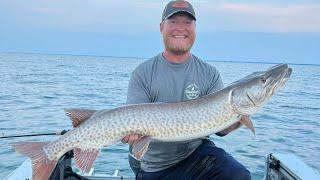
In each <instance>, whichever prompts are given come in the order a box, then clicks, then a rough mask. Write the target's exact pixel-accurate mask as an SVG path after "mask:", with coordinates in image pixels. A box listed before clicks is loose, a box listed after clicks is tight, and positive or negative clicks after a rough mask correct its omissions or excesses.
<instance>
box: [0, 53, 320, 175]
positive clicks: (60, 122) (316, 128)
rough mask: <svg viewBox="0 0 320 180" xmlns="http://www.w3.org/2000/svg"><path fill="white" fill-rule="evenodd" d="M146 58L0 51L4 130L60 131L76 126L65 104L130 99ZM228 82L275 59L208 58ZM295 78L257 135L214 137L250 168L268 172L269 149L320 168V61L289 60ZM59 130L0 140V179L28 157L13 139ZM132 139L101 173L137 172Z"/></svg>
mask: <svg viewBox="0 0 320 180" xmlns="http://www.w3.org/2000/svg"><path fill="white" fill-rule="evenodd" d="M143 61H144V59H134V58H112V57H92V56H67V55H41V54H17V53H0V73H1V74H0V135H1V136H2V135H12V134H28V133H42V132H55V131H61V130H63V129H70V128H71V122H70V121H69V118H68V117H66V116H65V115H64V111H63V109H64V108H88V109H106V108H114V107H118V106H121V105H124V104H125V101H126V92H127V85H128V80H129V77H130V73H131V72H132V70H133V69H134V68H135V67H136V66H137V65H138V64H139V63H141V62H143ZM209 63H210V64H212V65H214V66H216V67H217V69H218V70H219V71H220V73H221V75H222V78H223V80H224V83H225V85H227V84H229V83H231V82H233V81H235V80H238V79H240V78H242V77H243V76H245V75H248V74H250V73H252V72H254V71H258V70H264V69H266V68H268V67H270V66H272V65H271V64H259V63H236V62H213V61H212V62H209ZM291 67H292V68H293V75H292V78H291V79H290V80H289V81H288V83H287V85H286V87H285V88H284V89H283V90H282V91H281V92H279V93H277V94H276V95H275V96H274V97H272V99H271V100H270V101H269V102H268V103H267V104H266V105H265V106H264V108H263V109H261V110H260V111H259V112H258V113H256V114H255V115H253V116H252V119H253V122H254V124H255V127H256V136H253V135H252V134H251V132H250V131H249V130H248V129H246V128H241V129H239V130H237V131H235V132H233V133H231V134H230V135H228V136H226V137H222V138H221V137H217V136H211V139H212V140H213V141H214V142H215V143H216V145H217V146H220V147H223V148H224V149H225V150H226V151H227V152H229V153H231V154H232V155H233V156H234V157H235V158H236V159H237V160H239V161H240V162H241V163H243V164H244V165H245V166H246V167H247V168H248V169H249V170H250V171H251V173H252V175H253V179H262V177H263V174H264V161H265V159H264V158H265V155H266V154H268V153H272V152H283V153H294V154H296V155H297V156H299V157H300V158H301V159H302V160H303V161H304V162H306V163H307V164H309V165H310V166H312V167H313V168H315V169H317V170H318V171H319V170H320V121H319V120H320V66H308V65H291ZM55 138H56V137H49V136H47V137H43V136H42V137H32V138H12V139H0V159H1V161H0V179H2V178H3V177H5V176H6V175H7V174H8V173H9V172H10V171H12V170H13V169H15V168H16V167H17V166H18V165H20V164H21V163H22V162H23V161H24V159H25V158H26V157H24V156H22V155H19V154H17V153H15V152H14V151H13V150H12V149H11V147H10V143H13V142H17V141H31V140H33V141H52V140H54V139H55ZM127 149H128V146H127V145H124V144H117V145H114V146H112V147H110V148H106V149H103V150H102V153H101V154H100V156H99V157H98V159H97V160H96V162H95V169H96V171H98V172H99V173H104V172H105V173H110V174H111V173H113V171H114V170H115V169H119V170H120V174H121V175H125V176H132V175H133V174H132V172H131V170H130V168H129V164H128V162H127V152H128V151H127Z"/></svg>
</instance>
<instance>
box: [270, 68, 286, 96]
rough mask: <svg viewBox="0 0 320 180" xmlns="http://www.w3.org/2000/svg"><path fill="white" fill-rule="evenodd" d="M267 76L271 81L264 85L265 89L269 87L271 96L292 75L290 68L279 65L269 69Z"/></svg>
mask: <svg viewBox="0 0 320 180" xmlns="http://www.w3.org/2000/svg"><path fill="white" fill-rule="evenodd" d="M268 74H269V78H270V79H271V80H270V82H268V83H267V84H266V85H265V87H267V88H268V87H269V88H268V89H269V90H270V94H271V95H272V94H274V92H275V91H277V90H278V89H280V88H282V87H283V86H284V85H285V83H286V82H287V81H288V80H289V78H290V76H291V74H292V68H289V67H288V65H287V64H279V65H276V66H273V67H271V68H270V69H269V71H268Z"/></svg>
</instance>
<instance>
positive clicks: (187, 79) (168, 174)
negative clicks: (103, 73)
mask: <svg viewBox="0 0 320 180" xmlns="http://www.w3.org/2000/svg"><path fill="white" fill-rule="evenodd" d="M160 32H161V34H162V37H163V42H164V47H165V48H164V50H163V52H161V53H159V54H158V55H156V56H155V57H153V58H151V59H149V60H147V61H145V62H143V63H142V64H140V65H139V66H138V67H137V68H136V69H135V70H134V71H133V73H132V76H131V79H130V82H129V87H128V95H127V103H128V104H138V103H154V102H179V101H187V100H192V99H196V98H199V97H201V96H205V95H208V94H210V93H214V92H216V91H218V90H220V89H222V87H223V83H222V80H221V77H220V74H219V72H218V71H217V70H216V68H215V67H213V66H211V65H209V64H207V63H206V62H204V61H202V60H200V59H199V58H198V57H196V56H195V55H193V54H192V53H191V52H190V50H191V47H192V45H193V43H194V41H195V38H196V15H195V12H194V9H193V7H192V5H191V4H190V3H189V2H187V1H181V0H178V1H170V2H169V3H168V4H167V5H166V7H165V9H164V11H163V14H162V21H161V23H160ZM240 126H241V125H240V123H239V122H238V123H236V124H234V125H232V126H231V127H229V128H228V129H225V130H223V131H221V132H219V133H217V135H218V136H224V135H227V134H228V133H229V132H231V131H233V130H235V129H237V128H238V127H240ZM140 138H141V136H140V135H138V134H132V135H128V136H126V137H125V138H123V140H122V142H124V143H128V144H129V145H132V144H133V143H134V142H135V141H139V140H140ZM130 151H131V150H130ZM129 163H130V166H131V168H132V170H133V172H134V173H135V175H136V178H137V179H228V180H229V179H237V180H242V179H251V177H250V172H249V171H248V170H247V169H246V168H245V167H244V166H243V165H242V164H240V163H239V162H238V161H236V160H235V159H234V158H233V157H232V156H231V155H229V154H228V153H226V152H225V151H224V150H223V149H221V148H219V147H217V146H215V144H214V143H213V142H212V141H210V140H209V138H208V137H203V138H200V139H193V140H189V141H182V142H160V141H155V140H154V141H151V143H150V145H149V149H148V150H147V152H146V154H145V155H144V156H143V157H142V159H141V161H138V160H136V159H134V158H133V157H132V156H129Z"/></svg>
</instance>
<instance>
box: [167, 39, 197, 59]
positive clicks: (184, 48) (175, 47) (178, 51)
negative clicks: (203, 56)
mask: <svg viewBox="0 0 320 180" xmlns="http://www.w3.org/2000/svg"><path fill="white" fill-rule="evenodd" d="M163 41H164V45H165V48H166V50H167V51H169V52H171V53H173V54H175V55H182V54H185V53H187V52H189V51H190V50H191V48H192V46H193V43H194V38H191V39H190V40H189V42H187V43H186V44H184V45H183V44H176V43H175V42H171V40H170V39H169V38H163Z"/></svg>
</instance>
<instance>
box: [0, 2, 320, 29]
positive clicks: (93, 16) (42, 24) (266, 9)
mask: <svg viewBox="0 0 320 180" xmlns="http://www.w3.org/2000/svg"><path fill="white" fill-rule="evenodd" d="M166 2H168V0H166V1H162V0H152V1H150V0H135V1H128V0H68V1H65V0H28V1H18V0H3V1H1V2H0V16H1V17H0V21H1V19H2V21H3V22H5V24H4V23H2V24H3V25H4V27H5V26H8V27H9V26H13V25H14V26H16V27H17V28H19V27H21V28H28V27H29V28H38V29H42V28H43V29H53V30H62V31H86V32H105V33H143V32H146V31H158V28H159V23H160V19H161V14H162V10H163V8H164V6H165V4H166ZM190 2H191V3H192V4H193V5H194V7H195V9H196V13H197V16H198V22H197V24H198V30H199V31H202V32H208V31H250V32H252V31H258V32H320V21H319V17H320V3H315V2H309V1H286V2H285V1H282V3H279V2H278V1H259V3H257V2H256V1H248V0H247V1H238V3H230V2H225V1H217V0H210V1H209V0H192V1H190ZM5 18H6V19H5Z"/></svg>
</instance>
